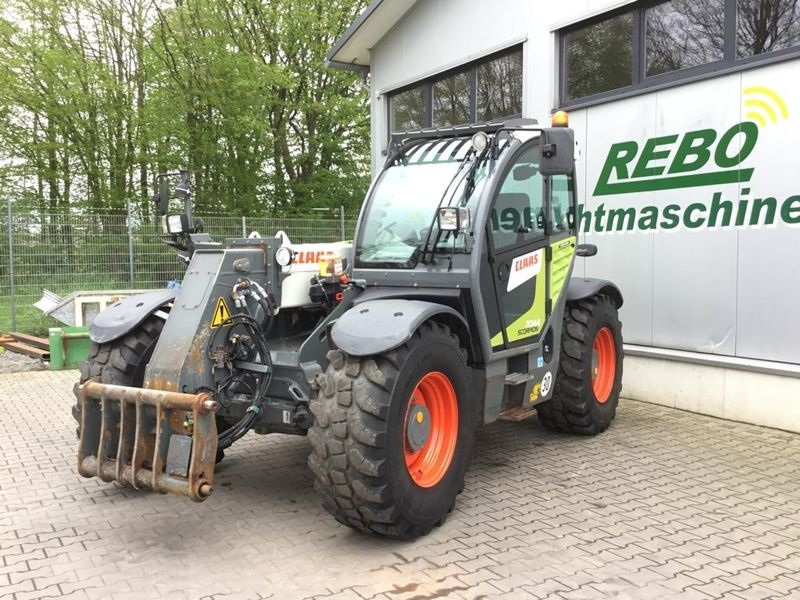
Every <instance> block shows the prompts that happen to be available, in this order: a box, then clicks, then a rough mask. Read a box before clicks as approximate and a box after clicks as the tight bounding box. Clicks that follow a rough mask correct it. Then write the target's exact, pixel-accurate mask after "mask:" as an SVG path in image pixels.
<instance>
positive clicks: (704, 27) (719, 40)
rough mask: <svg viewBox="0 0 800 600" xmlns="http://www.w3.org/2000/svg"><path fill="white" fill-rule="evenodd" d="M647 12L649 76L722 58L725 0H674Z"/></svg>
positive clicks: (646, 46)
mask: <svg viewBox="0 0 800 600" xmlns="http://www.w3.org/2000/svg"><path fill="white" fill-rule="evenodd" d="M644 15H645V19H644V21H645V32H644V37H645V75H646V76H647V77H652V76H653V75H661V74H662V73H670V72H672V71H680V70H681V69H687V68H690V67H697V66H699V65H706V64H709V63H713V62H716V61H718V60H722V58H723V50H724V46H725V23H724V21H725V0H704V1H703V2H698V1H697V0H673V1H672V2H664V3H663V4H658V5H656V6H651V7H650V8H646V9H645V11H644Z"/></svg>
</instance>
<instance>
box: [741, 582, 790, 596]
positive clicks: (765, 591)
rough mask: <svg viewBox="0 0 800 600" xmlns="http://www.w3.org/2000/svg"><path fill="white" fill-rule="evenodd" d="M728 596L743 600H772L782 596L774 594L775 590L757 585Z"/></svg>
mask: <svg viewBox="0 0 800 600" xmlns="http://www.w3.org/2000/svg"><path fill="white" fill-rule="evenodd" d="M730 595H731V596H732V597H734V598H742V599H743V600H772V599H774V598H780V597H781V596H782V594H778V593H776V592H775V590H771V589H769V588H767V587H764V586H763V585H761V584H758V583H757V584H755V585H751V586H750V587H749V588H747V589H745V590H741V591H735V592H731V593H730Z"/></svg>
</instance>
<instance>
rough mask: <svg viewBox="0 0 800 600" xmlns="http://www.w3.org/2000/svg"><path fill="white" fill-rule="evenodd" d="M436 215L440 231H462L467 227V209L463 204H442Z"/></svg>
mask: <svg viewBox="0 0 800 600" xmlns="http://www.w3.org/2000/svg"><path fill="white" fill-rule="evenodd" d="M437 217H438V221H439V229H440V230H442V231H464V230H465V229H467V228H469V209H468V208H467V207H465V206H443V207H441V208H440V209H439V214H438V215H437Z"/></svg>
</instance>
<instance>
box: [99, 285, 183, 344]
mask: <svg viewBox="0 0 800 600" xmlns="http://www.w3.org/2000/svg"><path fill="white" fill-rule="evenodd" d="M176 295H177V291H175V290H156V291H154V292H147V293H146V294H138V295H136V296H128V297H127V298H123V299H122V300H120V301H119V302H117V303H115V304H112V305H111V306H109V307H108V308H107V309H105V310H104V311H103V312H101V313H100V314H99V315H97V316H96V317H95V318H94V321H92V324H91V325H90V326H89V338H90V339H91V340H92V341H93V342H97V343H98V344H105V343H106V342H111V341H113V340H116V339H117V338H120V337H122V336H123V335H125V334H126V333H128V332H129V331H131V330H132V329H134V328H135V327H136V326H137V325H139V323H141V322H142V321H144V320H145V319H146V318H147V317H149V316H150V315H152V314H153V313H154V312H156V311H157V310H158V309H159V308H161V307H162V306H164V305H165V304H168V303H170V302H172V301H173V300H175V297H176Z"/></svg>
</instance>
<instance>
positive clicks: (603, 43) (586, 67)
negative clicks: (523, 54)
mask: <svg viewBox="0 0 800 600" xmlns="http://www.w3.org/2000/svg"><path fill="white" fill-rule="evenodd" d="M632 39H633V18H632V16H631V15H630V14H622V15H618V16H616V17H612V18H610V19H605V20H604V21H599V22H597V23H593V24H591V25H587V26H586V27H581V28H580V29H575V30H574V31H570V32H569V33H567V34H566V43H565V46H566V55H567V56H566V58H567V100H574V99H575V98H582V97H583V96H591V95H593V94H599V93H600V92H606V91H608V90H614V89H617V88H621V87H624V86H626V85H630V84H631V60H632V58H633V44H632Z"/></svg>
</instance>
